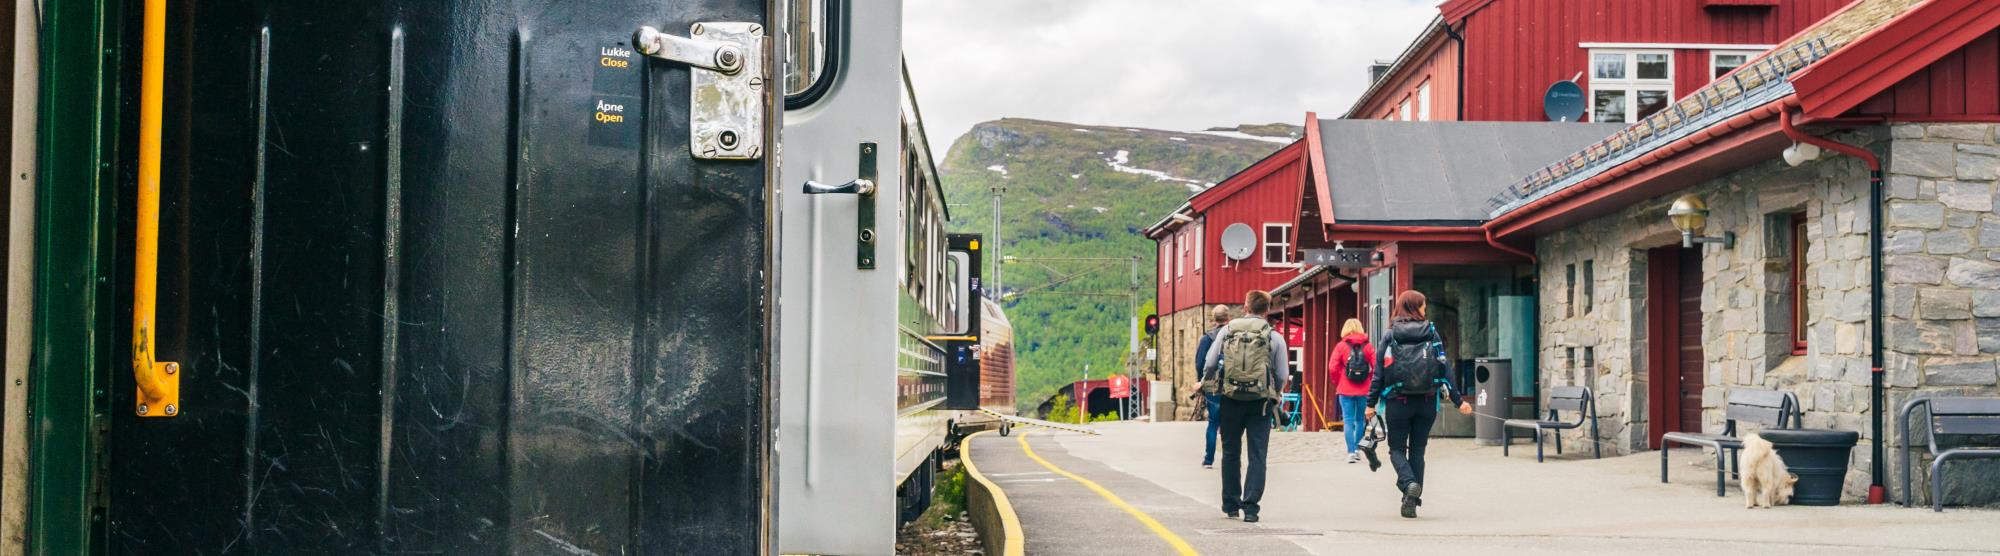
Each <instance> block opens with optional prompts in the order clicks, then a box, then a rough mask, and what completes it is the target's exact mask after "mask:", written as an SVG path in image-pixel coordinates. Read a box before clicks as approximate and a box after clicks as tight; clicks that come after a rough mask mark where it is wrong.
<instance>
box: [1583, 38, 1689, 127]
mask: <svg viewBox="0 0 2000 556" xmlns="http://www.w3.org/2000/svg"><path fill="white" fill-rule="evenodd" d="M1673 98H1674V52H1673V51H1672V50H1591V51H1590V106H1591V112H1590V118H1591V121H1594V122H1604V123H1631V122H1636V121H1639V120H1640V119H1642V118H1645V117H1646V116H1650V115H1652V114H1653V113H1654V112H1658V111H1660V109H1662V108H1666V106H1667V103H1668V102H1671V101H1673Z"/></svg>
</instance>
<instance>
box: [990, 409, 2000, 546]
mask: <svg viewBox="0 0 2000 556" xmlns="http://www.w3.org/2000/svg"><path fill="white" fill-rule="evenodd" d="M1092 426H1093V427H1094V428H1096V429H1097V430H1098V431H1100V432H1101V433H1102V434H1101V435H1098V436H1088V435H1081V434H1074V433H1066V432H1054V431H1047V430H1032V432H1030V431H1031V429H1028V428H1025V427H1024V428H1022V429H1017V430H1016V432H1015V434H1014V436H1011V437H1000V436H997V435H991V434H986V435H980V436H979V437H977V438H975V439H974V440H973V441H974V450H973V453H974V454H975V457H976V458H977V463H978V467H979V469H980V470H981V471H982V472H983V473H984V474H985V475H986V476H987V477H988V479H989V480H991V481H992V482H994V483H995V484H996V485H997V486H998V487H999V488H1000V489H1001V490H1002V491H1003V492H1005V493H1006V495H1007V496H1008V497H1009V498H1010V499H1011V500H1012V502H1013V507H1014V508H1015V511H1016V512H1017V514H1018V515H1019V520H1020V524H1021V529H1022V531H1023V536H1024V537H1025V546H1026V548H1027V550H1026V552H1027V553H1028V554H1098V553H1102V552H1105V551H1106V550H1116V551H1120V552H1129V553H1138V554H1172V553H1175V551H1176V550H1177V549H1184V550H1183V551H1182V553H1206V554H1229V553H1257V554H1334V553H1352V552H1348V551H1353V550H1396V551H1412V550H1426V549H1445V550H1452V549H1467V550H1477V551H1478V553H1480V554H1511V553H1549V552H1584V551H1605V550H1609V551H1615V552H1617V553H1621V554H1628V553H1630V554H1686V553H1692V552H1696V551H1701V552H1709V553H1714V552H1718V551H1720V552H1723V553H1754V554H1806V553H1810V554H1814V555H1816V556H1819V555H1833V554H1885V553H1896V554H1903V553H1944V554H1950V553H1982V554H1991V553H1994V551H1995V550H1996V549H1995V548H1994V547H2000V528H1995V527H1993V524H1994V523H2000V511H1994V510H1991V509H1948V510H1947V511H1946V512H1945V513H1942V514H1937V513H1932V512H1930V511H1925V510H1915V509H1904V508H1900V507H1896V506H1893V505H1885V506H1862V505H1844V506H1839V507H1804V506H1784V507H1779V508H1774V509H1762V510H1749V509H1745V508H1744V507H1743V498H1742V496H1741V494H1740V492H1739V491H1737V490H1736V488H1735V486H1734V485H1733V484H1732V485H1731V487H1730V490H1729V495H1728V496H1725V497H1720V498H1718V497H1716V496H1715V491H1714V477H1715V475H1714V472H1713V469H1712V468H1706V469H1704V468H1702V467H1700V466H1699V465H1698V464H1697V463H1695V462H1698V461H1701V460H1702V459H1703V458H1700V457H1697V456H1695V455H1694V454H1693V453H1689V454H1687V455H1685V456H1679V457H1676V458H1674V460H1673V461H1674V463H1673V465H1674V466H1675V470H1674V473H1673V482H1672V483H1668V484H1662V483H1660V482H1659V457H1658V454H1656V453H1652V452H1646V453H1641V454H1635V455H1630V456H1623V457H1606V458H1604V459H1601V460H1597V459H1591V458H1590V456H1589V455H1588V453H1587V452H1586V453H1584V454H1577V453H1576V452H1574V451H1572V452H1570V453H1567V454H1564V455H1562V456H1554V455H1553V454H1552V455H1551V457H1550V458H1549V461H1548V462H1547V463H1541V464H1537V463H1536V462H1535V458H1534V450H1533V446H1532V444H1529V445H1527V446H1528V448H1527V449H1526V450H1516V451H1515V452H1514V455H1513V457H1511V458H1509V457H1502V456H1501V454H1500V449H1499V448H1498V447H1484V446H1477V445H1475V444H1473V443H1472V442H1471V441H1470V440H1469V439H1437V440H1435V441H1434V442H1433V444H1432V448H1431V458H1430V468H1429V472H1428V475H1429V476H1428V477H1427V479H1428V481H1427V484H1426V487H1427V488H1426V489H1425V490H1426V493H1425V497H1424V502H1425V505H1424V507H1423V508H1422V510H1421V511H1420V513H1421V515H1420V517H1418V518H1417V519H1404V518H1402V517H1400V516H1398V515H1397V503H1398V496H1397V494H1396V492H1395V490H1394V487H1393V486H1392V483H1393V481H1394V475H1393V472H1392V471H1390V470H1389V469H1388V468H1387V467H1386V466H1385V467H1384V468H1383V469H1382V470H1381V471H1379V472H1374V473H1371V472H1369V471H1368V468H1367V465H1366V464H1365V463H1363V464H1352V465H1350V464H1347V463H1345V461H1344V451H1345V449H1344V447H1342V446H1339V444H1340V443H1341V437H1340V436H1339V435H1338V434H1335V433H1273V434H1272V449H1271V454H1270V461H1271V463H1270V465H1269V468H1268V471H1269V483H1268V485H1267V487H1266V494H1265V498H1264V501H1263V507H1264V508H1263V513H1262V516H1261V517H1262V518H1263V521H1262V522H1261V523H1255V524H1246V523H1243V522H1241V521H1236V520H1230V519H1227V518H1224V517H1223V516H1222V513H1221V511H1220V509H1219V505H1218V500H1217V498H1218V496H1219V493H1220V486H1219V485H1220V482H1219V481H1220V471H1219V470H1215V469H1203V468H1202V467H1201V466H1200V465H1199V464H1200V458H1201V434H1202V432H1203V430H1204V427H1203V424H1202V423H1139V422H1128V423H1109V424H1103V423H1100V424H1094V425H1092ZM1023 432H1027V434H1026V435H1025V436H1024V435H1023V434H1022V433H1023ZM1516 447H1517V448H1519V447H1521V446H1520V445H1517V446H1516ZM1337 456H1338V457H1337ZM1385 456H1386V454H1385ZM1385 463H1386V462H1385ZM1086 481H1087V483H1088V484H1086ZM1092 485H1095V487H1093V486H1092ZM1100 490H1101V491H1102V492H1100ZM1177 543H1178V544H1177ZM1253 551H1254V552H1253Z"/></svg>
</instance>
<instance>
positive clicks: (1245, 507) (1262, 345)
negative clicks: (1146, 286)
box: [1202, 290, 1289, 523]
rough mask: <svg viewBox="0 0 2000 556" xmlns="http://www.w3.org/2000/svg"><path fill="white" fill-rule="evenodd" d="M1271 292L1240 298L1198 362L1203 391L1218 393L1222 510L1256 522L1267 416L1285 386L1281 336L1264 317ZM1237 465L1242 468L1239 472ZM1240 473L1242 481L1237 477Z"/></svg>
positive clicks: (1268, 442)
mask: <svg viewBox="0 0 2000 556" xmlns="http://www.w3.org/2000/svg"><path fill="white" fill-rule="evenodd" d="M1270 309H1271V294H1269V293H1266V292H1263V291H1257V290H1252V291H1251V292H1250V293H1248V294H1246V295H1245V296H1244V299H1243V316H1241V317H1238V318H1236V320H1232V321H1229V324H1228V325H1227V326H1224V327H1223V329H1222V330H1221V331H1220V332H1219V333H1217V335H1216V339H1215V346H1214V347H1211V348H1209V351H1208V360H1207V361H1206V362H1204V363H1203V364H1202V370H1203V372H1202V391H1203V392H1205V393H1213V394H1215V396H1216V397H1217V398H1218V399H1219V401H1220V404H1218V405H1219V406H1220V407H1219V411H1217V413H1218V415H1217V419H1218V420H1220V421H1221V422H1222V513H1223V515H1227V516H1229V517H1236V515H1237V512H1238V511H1241V512H1242V513H1243V522H1244V523H1256V522H1257V519H1258V517H1257V512H1258V510H1259V509H1261V508H1259V507H1258V505H1257V502H1258V501H1259V500H1262V499H1263V497H1264V455H1265V454H1266V453H1268V450H1269V449H1270V445H1271V422H1272V421H1273V420H1274V419H1275V418H1276V417H1277V412H1278V409H1277V407H1278V399H1279V393H1280V392H1283V391H1285V381H1286V379H1287V377H1288V376H1289V373H1288V372H1287V370H1286V365H1285V357H1286V356H1287V354H1288V352H1287V350H1286V347H1285V337H1284V335H1282V334H1279V333H1278V332H1277V330H1275V329H1273V328H1272V327H1271V323H1270V322H1269V321H1266V320H1264V317H1263V315H1264V313H1265V312H1266V311H1269V310H1270ZM1246 437H1247V439H1248V441H1249V455H1250V458H1249V459H1250V465H1249V467H1248V469H1242V467H1243V455H1244V443H1245V442H1244V441H1245V439H1246ZM1239 470H1241V472H1240V473H1239ZM1239 477H1240V482H1239Z"/></svg>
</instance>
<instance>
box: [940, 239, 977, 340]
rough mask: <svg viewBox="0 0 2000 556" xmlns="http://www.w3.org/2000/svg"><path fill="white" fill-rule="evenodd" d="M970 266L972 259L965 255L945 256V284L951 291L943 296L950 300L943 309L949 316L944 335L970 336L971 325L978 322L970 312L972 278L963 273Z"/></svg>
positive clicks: (953, 253)
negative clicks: (949, 285)
mask: <svg viewBox="0 0 2000 556" xmlns="http://www.w3.org/2000/svg"><path fill="white" fill-rule="evenodd" d="M971 264H972V258H971V257H970V256H968V255H966V254H965V253H962V252H957V251H953V252H951V253H947V254H946V255H945V259H944V265H945V276H948V277H949V278H948V281H947V282H946V283H948V284H951V288H950V290H951V291H949V292H946V294H945V295H946V297H947V298H948V299H949V300H950V301H949V302H948V303H947V304H946V308H945V310H946V312H947V314H948V315H949V316H948V317H947V318H946V320H945V322H947V323H949V324H948V326H950V327H951V329H950V330H947V331H946V333H949V334H970V333H972V324H973V323H975V322H978V321H979V319H978V318H976V316H975V315H974V314H973V312H972V306H973V303H971V302H970V300H971V299H972V295H971V294H972V277H971V276H968V275H967V273H966V272H965V270H966V269H967V268H968V267H969V266H970V265H971Z"/></svg>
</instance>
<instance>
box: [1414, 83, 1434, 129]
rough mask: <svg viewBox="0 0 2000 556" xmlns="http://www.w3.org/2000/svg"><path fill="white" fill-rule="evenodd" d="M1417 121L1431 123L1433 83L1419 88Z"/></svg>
mask: <svg viewBox="0 0 2000 556" xmlns="http://www.w3.org/2000/svg"><path fill="white" fill-rule="evenodd" d="M1417 121H1419V122H1428V121H1431V82H1429V81H1425V82H1424V84H1423V85H1419V86H1417Z"/></svg>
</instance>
